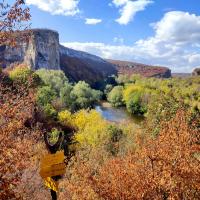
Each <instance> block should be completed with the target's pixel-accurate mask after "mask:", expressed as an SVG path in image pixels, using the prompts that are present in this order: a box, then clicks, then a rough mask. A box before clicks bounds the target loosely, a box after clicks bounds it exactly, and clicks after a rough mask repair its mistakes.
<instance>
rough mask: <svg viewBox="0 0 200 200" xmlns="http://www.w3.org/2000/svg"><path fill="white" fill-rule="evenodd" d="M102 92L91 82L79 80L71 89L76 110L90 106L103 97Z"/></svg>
mask: <svg viewBox="0 0 200 200" xmlns="http://www.w3.org/2000/svg"><path fill="white" fill-rule="evenodd" d="M101 96H102V93H101V92H100V91H98V90H94V89H92V88H91V87H90V86H89V84H87V83H86V82H84V81H79V82H78V83H77V84H76V85H75V86H74V87H73V90H72V91H71V94H70V97H71V99H72V100H73V107H74V108H75V109H76V110H79V109H82V108H89V107H91V106H92V105H93V104H94V103H95V102H98V101H99V100H100V99H101Z"/></svg>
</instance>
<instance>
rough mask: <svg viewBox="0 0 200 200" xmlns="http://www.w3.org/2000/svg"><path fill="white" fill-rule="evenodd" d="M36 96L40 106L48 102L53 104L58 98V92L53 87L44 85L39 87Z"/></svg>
mask: <svg viewBox="0 0 200 200" xmlns="http://www.w3.org/2000/svg"><path fill="white" fill-rule="evenodd" d="M36 98H37V103H38V104H39V105H40V106H45V105H46V104H51V102H52V101H53V100H54V99H55V98H56V93H55V91H54V90H52V88H51V87H49V86H43V87H41V88H39V89H38V91H37V96H36Z"/></svg>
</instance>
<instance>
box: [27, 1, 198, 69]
mask: <svg viewBox="0 0 200 200" xmlns="http://www.w3.org/2000/svg"><path fill="white" fill-rule="evenodd" d="M26 4H27V5H28V6H29V7H30V9H31V15H32V20H31V23H32V27H33V28H49V29H53V30H56V31H58V33H59V35H60V43H61V44H63V45H65V46H67V47H70V48H73V49H77V50H82V51H86V52H89V53H92V54H95V55H98V56H101V57H103V58H110V59H117V60H127V61H135V62H141V63H145V64H151V65H159V66H166V67H169V68H170V69H171V70H172V72H191V71H192V70H193V69H194V68H196V67H198V66H200V1H199V0H26Z"/></svg>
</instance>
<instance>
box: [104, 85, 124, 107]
mask: <svg viewBox="0 0 200 200" xmlns="http://www.w3.org/2000/svg"><path fill="white" fill-rule="evenodd" d="M108 101H109V102H110V103H111V104H112V105H113V106H114V107H119V106H123V105H124V101H123V87H122V86H116V87H114V88H113V89H112V90H111V92H110V93H109V94H108Z"/></svg>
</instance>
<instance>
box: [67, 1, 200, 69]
mask: <svg viewBox="0 0 200 200" xmlns="http://www.w3.org/2000/svg"><path fill="white" fill-rule="evenodd" d="M118 1H119V3H120V0H118ZM121 2H122V1H121ZM153 28H154V30H155V35H154V36H153V37H149V38H147V39H143V40H139V41H137V42H135V43H134V44H133V45H132V46H125V45H122V44H121V45H108V44H104V43H79V42H72V43H65V44H64V45H65V46H68V47H71V48H74V49H79V50H82V51H87V52H90V53H93V54H95V55H99V56H101V57H104V58H112V59H121V60H130V61H131V60H132V61H137V62H143V63H147V64H153V65H162V66H168V67H170V68H171V69H172V70H173V71H174V72H191V71H192V69H193V68H195V67H196V66H198V65H200V49H199V46H200V16H197V15H194V14H189V13H187V12H180V11H172V12H168V13H166V14H165V15H164V17H163V18H162V19H161V20H160V21H158V22H156V23H154V26H153Z"/></svg>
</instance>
